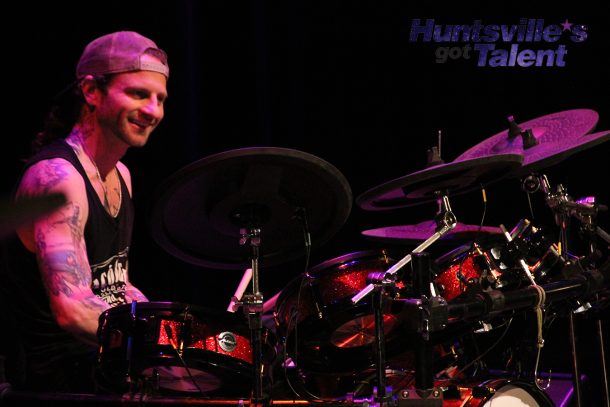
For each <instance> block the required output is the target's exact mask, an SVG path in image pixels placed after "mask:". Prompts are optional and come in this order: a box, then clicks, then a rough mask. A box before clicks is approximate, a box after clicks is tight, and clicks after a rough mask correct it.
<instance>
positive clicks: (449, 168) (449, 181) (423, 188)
mask: <svg viewBox="0 0 610 407" xmlns="http://www.w3.org/2000/svg"><path fill="white" fill-rule="evenodd" d="M522 161H523V156H522V155H520V154H497V155H491V156H489V157H477V158H473V159H471V160H462V161H459V162H456V161H454V162H450V163H447V164H439V165H435V166H433V167H429V168H426V169H425V170H422V171H418V172H415V173H412V174H409V175H406V176H404V177H401V178H397V179H395V180H392V181H389V182H386V183H385V184H382V185H379V186H377V187H375V188H372V189H370V190H368V191H366V192H365V193H363V194H361V195H360V196H359V197H358V198H357V199H356V203H357V204H358V206H360V207H361V208H362V209H365V210H372V211H379V210H386V209H397V208H405V207H409V206H414V205H419V204H422V203H425V202H430V201H433V200H435V199H436V191H448V193H449V194H450V195H457V194H461V193H464V192H469V191H472V190H474V189H477V188H479V186H480V185H481V184H482V185H488V184H490V183H491V182H495V181H498V180H500V179H502V178H503V177H504V176H506V174H507V173H509V172H510V171H514V170H516V169H517V168H519V167H520V166H521V162H522Z"/></svg>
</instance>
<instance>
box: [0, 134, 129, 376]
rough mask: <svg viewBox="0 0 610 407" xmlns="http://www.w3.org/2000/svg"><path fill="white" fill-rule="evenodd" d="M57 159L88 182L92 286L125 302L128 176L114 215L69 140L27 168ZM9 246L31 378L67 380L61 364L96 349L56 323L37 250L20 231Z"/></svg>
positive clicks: (8, 297)
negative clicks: (24, 240) (29, 247)
mask: <svg viewBox="0 0 610 407" xmlns="http://www.w3.org/2000/svg"><path fill="white" fill-rule="evenodd" d="M52 158H62V159H64V160H66V161H68V162H70V163H71V164H72V166H74V168H76V170H77V171H78V172H79V173H80V174H81V176H82V177H83V179H84V182H85V188H86V192H87V202H88V205H89V216H88V218H87V222H86V224H85V233H84V238H85V242H86V245H87V256H88V258H89V263H90V265H91V280H92V285H91V288H92V290H93V292H94V293H95V295H97V296H98V297H100V298H101V299H103V300H104V301H106V302H107V303H108V304H110V305H111V306H115V305H119V304H123V303H125V281H126V276H127V269H128V253H129V246H130V244H131V236H132V228H133V216H134V209H133V202H132V200H131V197H130V196H129V191H128V189H127V186H126V184H125V181H124V180H123V178H122V177H121V175H120V174H119V180H120V183H121V193H122V200H121V207H120V210H119V213H118V216H117V217H116V218H113V217H112V216H111V215H110V214H109V213H108V212H107V211H106V209H105V208H104V206H103V205H102V203H101V201H100V199H99V197H98V195H97V193H96V191H95V189H94V188H93V185H92V184H91V182H90V181H89V178H88V177H87V174H86V172H85V170H84V168H83V166H82V165H81V163H80V161H79V160H78V157H77V156H76V154H75V153H74V150H72V148H71V147H70V146H69V145H68V144H67V143H66V142H65V140H57V141H55V142H53V143H52V144H49V145H48V146H46V147H45V148H44V149H43V150H41V151H40V152H39V153H38V154H36V155H34V156H33V157H32V158H31V159H30V160H29V161H28V162H27V163H26V166H25V169H27V168H28V167H30V166H32V165H33V164H35V163H37V162H39V161H42V160H48V159H52ZM25 169H24V171H25ZM3 247H4V253H3V258H4V259H3V262H4V263H5V265H4V267H3V269H4V270H3V271H2V273H3V274H5V275H4V276H3V277H2V283H1V284H0V286H2V289H1V290H0V293H1V294H2V295H3V296H4V299H5V302H7V303H8V306H9V307H10V309H11V319H13V320H14V322H16V324H15V325H16V327H15V328H14V330H12V332H11V334H12V335H18V337H19V338H20V342H21V344H22V345H23V348H24V351H25V354H26V359H27V370H28V371H29V373H30V377H29V378H28V379H29V380H28V381H31V377H36V376H38V378H37V379H36V380H38V381H40V380H50V381H57V380H63V379H62V378H61V374H62V372H61V369H71V367H72V365H73V364H74V363H77V364H78V363H79V362H75V361H78V359H79V358H82V357H83V356H85V355H88V356H91V355H92V354H93V353H94V352H95V349H93V348H92V347H90V346H87V345H86V344H83V343H82V342H80V341H78V340H76V339H75V338H74V337H73V336H72V335H71V334H70V333H68V332H66V331H64V330H62V329H61V328H60V327H59V326H58V325H57V323H56V322H55V319H54V318H53V315H52V313H51V310H50V306H49V298H48V296H47V293H46V291H45V289H44V286H43V282H42V279H41V274H40V271H39V270H38V265H37V262H36V258H35V255H34V254H33V253H31V252H30V251H28V250H27V249H26V248H25V247H24V246H23V244H22V243H21V241H20V240H19V238H18V237H17V236H16V234H15V236H12V237H11V238H9V239H6V242H4V244H3ZM5 312H6V310H5ZM68 374H69V373H68ZM46 376H48V378H47V379H45V377H46ZM41 378H42V379H41ZM67 380H70V379H67ZM47 384H49V383H47ZM46 387H50V388H53V387H57V386H52V385H51V386H46Z"/></svg>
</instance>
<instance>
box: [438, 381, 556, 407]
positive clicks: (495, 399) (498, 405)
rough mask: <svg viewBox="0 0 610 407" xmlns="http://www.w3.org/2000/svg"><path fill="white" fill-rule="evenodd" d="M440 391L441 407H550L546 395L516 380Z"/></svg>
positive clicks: (453, 386)
mask: <svg viewBox="0 0 610 407" xmlns="http://www.w3.org/2000/svg"><path fill="white" fill-rule="evenodd" d="M437 385H439V384H437ZM440 386H441V387H442V388H443V387H444V386H443V385H442V384H441V385H440ZM444 388H445V391H444V392H443V398H444V400H443V407H515V406H520V407H525V406H527V407H554V404H553V402H552V401H551V399H550V398H549V396H547V395H546V393H544V392H543V391H541V390H539V389H538V388H537V387H536V386H535V385H534V384H532V383H529V382H524V381H519V380H511V379H492V380H488V381H485V382H482V383H479V384H467V385H464V384H458V385H451V386H448V387H444Z"/></svg>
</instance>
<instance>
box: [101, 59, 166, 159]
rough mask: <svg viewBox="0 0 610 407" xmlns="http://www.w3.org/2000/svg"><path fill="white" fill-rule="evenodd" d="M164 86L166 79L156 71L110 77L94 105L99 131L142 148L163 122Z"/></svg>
mask: <svg viewBox="0 0 610 407" xmlns="http://www.w3.org/2000/svg"><path fill="white" fill-rule="evenodd" d="M150 58H152V57H150ZM166 85H167V79H166V77H165V76H164V75H162V74H160V73H157V72H150V71H137V72H127V73H120V74H117V75H115V76H113V78H112V80H111V81H110V83H109V84H108V86H107V90H106V92H105V94H104V95H103V96H102V98H101V103H100V104H99V105H98V106H96V116H97V122H98V124H99V126H100V128H101V130H102V131H103V132H104V134H107V135H113V136H115V137H117V138H118V139H119V140H120V141H122V142H124V143H125V144H127V145H128V146H129V147H141V146H144V145H145V144H146V142H147V141H148V137H149V136H150V134H151V133H152V131H153V130H154V129H155V127H157V125H158V124H159V122H161V120H162V119H163V114H164V112H163V104H164V102H165V99H166V98H167V86H166Z"/></svg>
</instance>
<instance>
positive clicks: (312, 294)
mask: <svg viewBox="0 0 610 407" xmlns="http://www.w3.org/2000/svg"><path fill="white" fill-rule="evenodd" d="M395 263H396V260H395V259H394V257H392V256H391V255H390V254H389V253H388V252H386V251H384V250H370V251H361V252H354V253H349V254H346V255H343V256H340V257H337V258H335V259H332V260H328V261H326V262H324V263H321V264H319V265H317V266H316V267H314V268H312V269H310V270H309V272H308V273H307V274H305V275H301V276H299V277H297V278H296V279H294V280H292V281H291V282H290V283H289V284H288V285H287V287H286V288H285V289H284V290H282V292H281V293H280V295H279V296H278V299H277V303H276V323H277V326H278V335H281V336H283V337H284V338H285V353H287V354H288V355H289V356H290V357H291V359H292V361H293V362H295V363H296V365H297V366H298V367H299V368H302V369H304V370H306V371H309V372H318V373H324V374H329V373H330V374H351V373H352V372H354V371H358V370H361V369H364V368H367V367H369V366H371V365H372V364H373V363H374V360H375V355H374V352H373V342H374V340H375V323H374V315H373V310H372V307H371V299H370V295H369V296H367V297H365V298H364V299H362V300H361V301H359V302H358V303H357V304H353V303H352V301H351V299H352V297H353V296H354V295H356V294H357V293H358V292H360V291H361V290H362V289H363V288H365V287H366V286H367V284H368V282H367V277H368V275H369V274H370V273H382V272H385V271H387V270H388V269H389V268H390V267H391V266H392V265H393V264H395ZM400 291H401V292H399V293H397V296H406V294H407V291H408V290H406V288H405V287H404V286H403V287H401V288H400ZM385 304H386V307H385V309H384V310H383V312H384V333H385V338H386V353H387V354H388V355H391V354H392V353H393V352H395V351H396V350H397V349H399V347H400V345H399V342H400V341H399V335H398V329H396V328H397V324H398V311H397V310H393V309H392V305H393V304H392V301H386V302H385Z"/></svg>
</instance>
